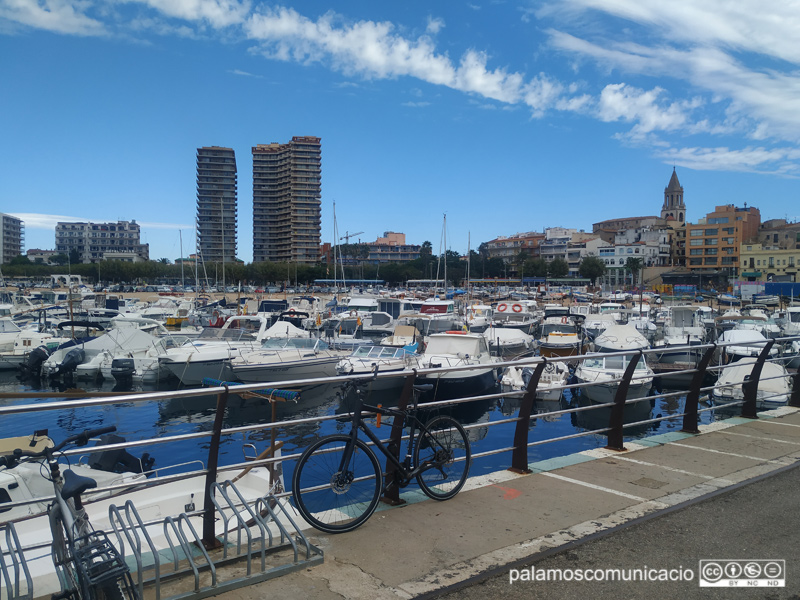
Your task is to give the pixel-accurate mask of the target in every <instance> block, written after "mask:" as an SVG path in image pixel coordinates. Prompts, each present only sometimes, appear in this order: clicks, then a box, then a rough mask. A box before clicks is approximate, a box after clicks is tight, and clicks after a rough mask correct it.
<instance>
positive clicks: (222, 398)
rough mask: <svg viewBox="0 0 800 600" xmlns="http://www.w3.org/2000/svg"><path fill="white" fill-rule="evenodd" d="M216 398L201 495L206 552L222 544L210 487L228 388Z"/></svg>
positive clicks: (217, 454)
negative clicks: (217, 534)
mask: <svg viewBox="0 0 800 600" xmlns="http://www.w3.org/2000/svg"><path fill="white" fill-rule="evenodd" d="M224 387H225V391H224V392H222V393H221V394H219V395H218V396H217V413H216V415H214V428H213V430H212V434H211V443H210V445H209V448H208V469H207V472H206V484H205V490H204V493H203V546H204V547H205V548H206V550H210V549H212V548H218V547H220V546H221V545H222V544H221V543H220V541H219V540H218V539H217V536H216V531H215V527H214V523H215V521H216V519H215V515H214V503H213V502H212V501H211V486H212V485H213V484H214V483H216V481H217V465H218V464H219V440H220V437H221V435H222V421H223V419H224V417H225V406H226V405H227V404H228V386H227V385H225V386H224Z"/></svg>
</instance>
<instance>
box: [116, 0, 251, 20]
mask: <svg viewBox="0 0 800 600" xmlns="http://www.w3.org/2000/svg"><path fill="white" fill-rule="evenodd" d="M128 1H134V2H141V3H143V4H146V5H147V6H150V7H152V8H155V9H156V10H158V11H160V12H161V13H163V14H165V15H167V16H169V17H173V18H176V19H185V20H187V21H206V22H208V23H209V24H211V25H212V26H214V27H228V26H229V25H240V24H241V23H243V22H244V20H245V19H246V18H247V15H248V14H249V13H250V6H251V4H250V2H249V1H248V0H245V1H243V2H238V1H237V0H128Z"/></svg>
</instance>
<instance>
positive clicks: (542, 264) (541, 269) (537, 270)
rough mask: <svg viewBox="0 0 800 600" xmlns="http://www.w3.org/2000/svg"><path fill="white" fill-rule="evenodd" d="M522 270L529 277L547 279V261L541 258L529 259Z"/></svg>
mask: <svg viewBox="0 0 800 600" xmlns="http://www.w3.org/2000/svg"><path fill="white" fill-rule="evenodd" d="M524 268H525V273H527V274H528V276H530V277H547V261H546V260H545V259H543V258H529V259H528V260H526V261H525V265H524Z"/></svg>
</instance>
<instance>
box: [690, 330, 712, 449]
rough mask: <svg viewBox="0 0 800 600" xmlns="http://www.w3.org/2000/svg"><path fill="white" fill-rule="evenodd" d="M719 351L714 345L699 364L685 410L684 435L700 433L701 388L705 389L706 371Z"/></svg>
mask: <svg viewBox="0 0 800 600" xmlns="http://www.w3.org/2000/svg"><path fill="white" fill-rule="evenodd" d="M716 350H717V345H716V344H712V346H711V348H709V349H708V350H706V353H705V354H704V355H703V358H701V359H700V362H699V363H698V364H697V372H696V373H695V374H694V377H692V384H691V385H690V386H689V393H688V394H686V403H685V404H684V408H683V427H682V428H681V431H682V432H683V433H700V430H699V429H698V428H697V423H699V422H700V416H699V415H698V413H697V403H698V402H699V401H700V388H701V387H703V379H704V378H705V376H706V369H707V368H708V365H709V363H710V362H711V358H712V357H713V356H714V352H716Z"/></svg>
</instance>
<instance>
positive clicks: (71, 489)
mask: <svg viewBox="0 0 800 600" xmlns="http://www.w3.org/2000/svg"><path fill="white" fill-rule="evenodd" d="M96 487H97V482H96V481H95V480H94V479H92V478H91V477H84V476H83V475H76V474H75V473H73V472H72V470H70V469H67V470H66V471H64V487H63V488H62V489H61V497H62V498H63V499H64V500H69V499H70V498H74V497H75V496H80V495H81V494H83V492H85V491H86V490H89V489H92V488H96Z"/></svg>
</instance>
